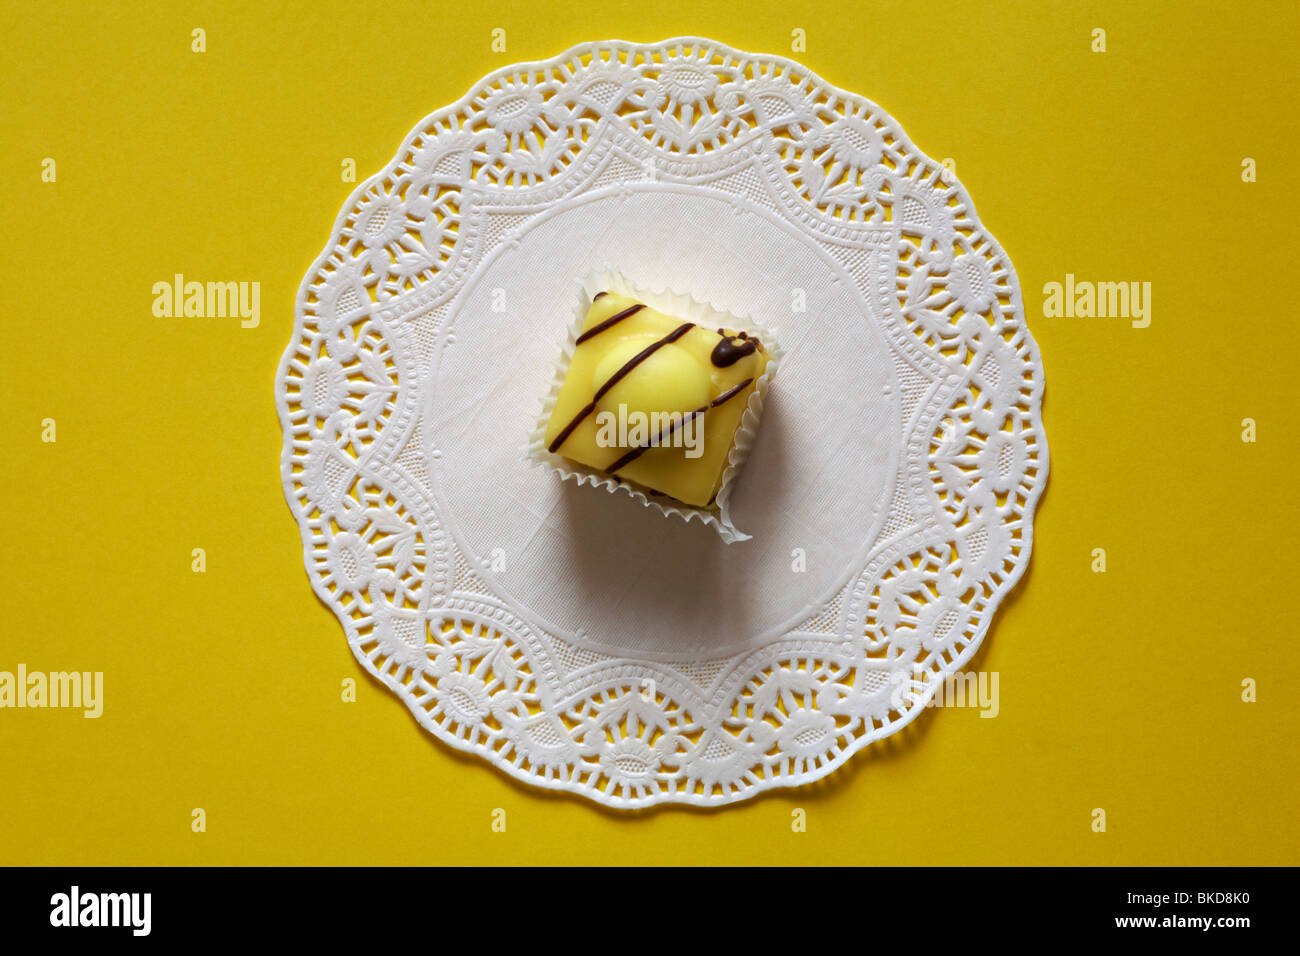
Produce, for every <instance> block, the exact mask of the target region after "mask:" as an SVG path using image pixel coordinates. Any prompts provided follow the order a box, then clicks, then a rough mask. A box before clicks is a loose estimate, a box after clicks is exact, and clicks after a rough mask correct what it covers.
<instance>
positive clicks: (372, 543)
mask: <svg viewBox="0 0 1300 956" xmlns="http://www.w3.org/2000/svg"><path fill="white" fill-rule="evenodd" d="M611 141H613V142H617V143H620V144H624V145H626V146H627V147H628V152H629V154H635V155H644V156H650V157H652V158H653V162H654V163H655V164H657V165H660V166H662V168H664V169H666V170H670V171H671V172H672V174H673V176H674V177H676V178H677V179H678V180H679V181H680V182H684V183H700V184H704V183H709V184H710V186H711V188H714V187H718V185H719V184H720V183H721V184H723V185H724V186H725V180H724V177H723V173H724V172H725V171H726V170H728V169H729V168H730V167H729V166H728V163H729V162H730V161H731V159H732V157H733V156H734V155H735V154H736V153H738V152H740V151H748V152H749V154H752V155H753V156H755V157H756V158H757V161H756V163H755V164H754V165H753V167H752V168H753V169H755V170H760V171H761V176H762V177H763V179H764V185H765V188H766V189H767V194H768V195H770V196H771V197H773V198H772V199H771V206H772V209H773V211H774V212H775V213H776V214H779V215H781V216H783V217H785V218H786V219H787V220H788V221H789V222H790V223H793V224H796V225H797V226H798V227H799V228H800V229H803V230H805V231H807V232H808V233H809V234H810V235H811V236H812V237H813V238H814V239H815V240H817V241H819V242H824V243H826V245H827V248H828V249H832V250H833V251H834V253H835V254H836V255H839V256H840V257H841V259H842V261H844V262H846V267H847V268H848V269H849V271H850V274H851V275H853V277H854V278H855V280H856V281H860V282H862V283H864V284H866V283H870V284H873V285H874V284H876V283H879V285H880V286H881V287H882V288H883V289H884V290H885V293H886V294H887V296H888V298H889V301H891V302H892V303H893V305H892V307H891V309H890V310H889V314H888V315H885V316H882V317H881V322H882V323H883V324H884V326H885V329H884V331H885V332H886V334H887V335H888V336H889V338H890V341H891V343H892V345H893V346H894V347H895V348H897V349H899V350H901V351H903V352H905V353H906V354H907V356H908V357H909V361H910V363H911V365H910V366H909V368H910V369H911V370H910V371H908V373H907V374H906V375H905V376H902V377H901V378H900V380H899V388H900V390H901V392H902V393H903V394H902V400H903V403H904V404H903V407H904V410H905V412H906V416H905V420H906V425H907V429H906V430H905V431H903V432H900V435H899V441H900V443H902V444H903V445H905V451H904V456H903V460H902V465H901V469H900V475H899V479H898V486H897V488H895V490H894V492H893V497H892V499H891V500H890V501H889V502H887V504H888V514H887V515H886V516H885V519H884V522H883V525H882V527H881V530H880V532H879V539H880V546H879V547H878V548H877V549H875V550H873V551H872V552H871V557H870V560H868V561H867V563H866V565H865V566H864V567H862V568H861V569H860V572H859V573H857V574H856V575H855V576H854V577H853V578H852V580H851V581H850V584H849V586H847V587H846V588H845V589H844V590H843V592H842V593H841V594H840V595H839V596H837V597H836V598H835V599H834V600H833V601H832V602H831V604H830V605H828V606H826V607H824V608H820V609H817V610H816V612H815V613H813V614H811V615H810V616H809V617H808V619H807V620H805V621H804V622H803V623H802V624H801V625H799V626H798V627H797V628H794V629H793V630H791V632H790V633H789V634H787V635H786V636H785V637H784V638H783V639H782V640H779V641H774V642H772V643H769V644H767V645H765V646H764V647H762V648H761V649H759V650H756V651H753V652H750V653H745V654H740V655H737V656H735V657H734V658H726V659H716V660H703V661H698V662H694V663H692V664H690V665H667V664H658V663H654V662H651V661H639V660H635V659H630V658H626V657H621V658H620V657H614V656H609V655H605V656H602V655H598V654H595V653H594V652H591V651H590V650H588V649H585V648H583V647H580V646H577V645H569V644H566V643H565V642H564V640H562V639H561V638H560V637H559V636H557V635H549V634H542V633H539V632H538V631H537V630H535V629H534V628H533V627H532V626H530V625H529V624H528V623H526V622H525V621H523V620H521V619H520V618H519V617H518V616H516V615H515V614H514V613H513V612H512V611H511V610H509V608H508V607H507V606H506V604H505V603H504V602H502V601H499V600H496V599H495V597H494V592H493V587H492V580H491V571H490V569H489V568H486V567H483V566H481V565H480V563H479V562H477V561H475V560H473V559H470V558H469V557H467V556H466V555H464V554H462V553H460V551H459V550H458V549H457V546H456V545H455V544H454V543H453V541H452V540H451V539H450V536H449V535H448V533H447V531H446V527H445V523H444V521H443V519H442V517H441V516H440V515H439V513H438V510H437V507H436V506H435V504H434V499H433V497H432V496H431V495H430V493H429V488H428V483H429V468H428V461H427V459H426V450H425V449H424V448H422V447H421V446H420V444H419V436H420V434H421V433H420V429H419V427H418V425H419V416H420V414H421V411H420V399H419V396H420V394H421V393H422V390H423V387H424V379H423V377H424V376H425V375H427V374H428V367H427V362H426V361H424V360H422V359H420V358H418V356H416V355H414V354H413V351H412V347H411V345H410V343H411V342H412V341H414V342H416V343H419V342H420V341H422V339H421V336H431V335H433V334H434V331H435V330H436V329H437V324H438V321H439V313H438V308H439V306H438V305H437V303H439V302H443V301H445V300H446V299H447V298H448V296H449V295H450V294H451V293H452V292H453V291H454V290H455V289H456V288H457V287H458V285H459V284H460V283H462V282H463V281H464V280H465V278H466V277H467V276H468V275H469V274H470V272H471V270H472V269H473V268H474V267H475V266H476V265H477V264H478V263H480V262H481V261H482V260H483V259H484V257H485V256H486V255H487V254H488V253H489V252H490V251H491V250H492V248H494V247H495V246H496V245H498V244H500V243H502V242H507V241H509V236H508V235H507V229H508V228H509V226H508V225H507V226H492V225H489V224H487V223H486V221H484V220H480V219H476V218H475V217H474V215H473V213H474V208H473V205H474V203H475V201H476V197H481V196H484V195H497V196H500V197H513V199H512V201H514V204H515V206H516V207H517V208H519V209H520V210H521V212H520V213H519V214H518V215H517V216H514V217H513V219H511V220H510V222H513V223H515V224H522V223H523V222H524V221H526V219H527V217H528V216H529V215H535V214H537V212H538V211H541V210H544V209H545V208H546V207H547V206H548V204H551V203H555V202H558V201H560V200H561V199H564V198H566V197H568V196H572V195H576V194H578V193H580V192H581V191H582V190H585V189H593V188H607V187H609V186H611V185H615V184H616V182H617V179H616V178H615V179H614V180H611V179H610V178H609V175H608V174H602V175H604V176H605V178H603V179H600V178H596V177H595V176H594V172H593V170H591V169H588V168H587V167H586V166H585V165H584V164H586V163H588V162H589V159H590V157H591V156H593V155H594V152H595V150H596V149H597V147H598V145H599V144H601V143H609V142H611ZM640 174H641V171H639V170H636V169H635V168H632V167H630V166H629V167H628V168H627V170H626V171H625V172H624V173H623V174H621V175H626V176H628V177H631V176H635V175H640ZM749 175H753V174H752V173H749ZM525 199H526V202H525V201H524V200H525ZM871 244H874V245H872V248H873V249H874V250H875V253H876V254H877V256H878V257H883V261H885V262H886V263H887V264H888V268H887V270H886V271H885V272H884V273H883V274H873V275H867V274H866V270H867V269H868V268H869V266H868V262H869V261H875V260H869V258H868V257H866V256H863V255H858V254H857V253H856V252H855V249H857V248H858V247H866V246H867V245H871ZM398 316H401V317H402V318H403V320H404V322H405V330H404V333H403V335H404V336H405V337H403V336H399V335H398V334H397V333H396V331H395V323H396V318H397V317H398ZM1042 390H1043V373H1042V365H1041V362H1040V360H1039V357H1038V352H1037V349H1036V347H1035V345H1034V343H1033V340H1032V339H1031V338H1030V336H1029V333H1028V330H1027V329H1026V327H1025V322H1024V314H1023V308H1022V304H1021V299H1020V292H1019V289H1018V287H1017V284H1016V279H1015V274H1014V271H1013V270H1012V267H1011V264H1010V262H1009V261H1008V259H1007V257H1006V255H1005V254H1004V253H1003V252H1002V250H1001V248H1000V247H999V246H998V244H997V243H996V242H995V241H994V239H993V238H992V236H990V235H989V234H988V232H987V231H986V230H985V229H984V228H983V226H982V225H981V224H980V222H979V219H978V218H977V217H976V215H975V212H974V209H973V207H972V205H971V202H970V200H969V197H968V196H967V195H966V193H965V191H964V190H963V189H962V188H961V186H960V184H959V183H957V181H956V179H955V178H954V177H953V176H952V175H951V173H949V171H948V170H946V169H944V168H943V167H942V166H941V165H939V164H938V163H935V162H934V161H933V160H931V159H929V158H928V157H926V156H925V155H924V154H923V153H921V152H920V151H919V150H917V149H916V148H915V147H914V146H913V145H912V144H911V143H910V141H909V140H908V139H907V137H906V135H905V134H904V133H903V131H902V130H901V129H900V128H899V126H898V125H897V124H896V123H895V122H894V121H893V120H892V119H891V118H890V117H889V116H888V115H887V114H886V113H885V112H884V111H883V110H881V109H880V108H878V107H877V106H875V105H874V104H872V103H870V102H868V101H866V100H864V99H862V98H861V97H858V96H855V95H852V94H849V93H845V92H843V91H840V90H838V89H835V88H834V87H831V86H830V85H829V84H827V83H825V82H824V81H822V80H821V79H819V78H818V77H816V76H815V75H813V74H811V73H809V72H808V71H807V70H806V69H804V68H803V67H802V66H800V65H799V64H797V63H793V62H791V61H788V60H785V59H782V58H779V57H772V56H756V55H750V54H746V53H740V52H737V51H735V50H732V49H729V48H727V47H726V46H723V45H722V44H718V43H715V42H712V41H706V40H700V39H694V38H688V39H678V40H669V41H665V42H663V43H658V44H652V45H644V46H638V45H633V44H627V43H620V42H604V43H593V44H586V45H584V46H581V47H578V48H575V49H574V50H571V51H569V52H567V53H565V54H564V55H562V56H560V57H557V58H556V59H554V60H551V61H548V62H546V63H539V64H529V65H524V66H519V67H512V68H509V69H507V70H504V71H501V72H499V73H497V74H494V75H493V76H491V77H488V78H487V79H485V80H483V81H482V82H481V83H479V84H478V85H477V86H476V87H475V88H474V89H473V90H472V91H471V92H470V93H469V94H468V95H467V96H466V97H465V98H464V99H463V100H461V101H460V102H459V103H457V104H455V105H453V106H450V107H447V108H446V109H443V110H439V111H438V112H436V113H434V114H432V115H431V116H429V117H428V118H426V119H425V120H424V121H423V122H421V123H420V125H419V126H418V127H417V128H416V129H415V130H414V131H413V133H412V134H411V135H410V136H409V137H408V139H407V140H406V142H405V144H404V145H403V147H402V149H401V151H400V152H399V153H398V155H397V156H396V158H395V159H394V160H393V162H392V163H390V164H389V165H388V166H387V167H386V168H385V169H384V170H383V171H382V172H380V173H379V174H378V175H376V176H374V177H372V178H371V179H370V180H368V181H367V182H366V183H364V184H363V185H362V186H361V187H359V188H358V189H357V191H356V193H355V194H354V195H353V197H352V198H351V199H350V200H349V202H348V204H347V206H346V207H345V208H344V210H343V211H342V213H341V214H340V216H339V219H338V221H337V223H336V227H335V230H334V234H333V236H332V238H331V240H330V244H329V246H328V248H327V249H326V250H325V252H324V253H323V254H322V255H321V257H320V258H319V259H318V260H317V262H316V263H315V264H314V265H313V267H312V269H311V271H310V272H309V273H308V275H307V277H306V278H305V280H304V282H303V285H302V288H301V291H300V293H299V297H298V303H297V313H296V324H295V328H294V333H293V339H292V341H291V342H290V344H289V347H288V349H287V350H286V352H285V354H284V357H283V360H282V363H281V366H280V370H279V374H278V376H277V380H276V401H277V407H278V409H279V414H280V420H281V424H282V427H283V432H284V446H283V454H282V459H281V471H282V480H283V484H284V489H285V494H286V497H287V499H288V502H289V505H290V508H291V509H292V511H293V514H294V516H295V518H296V519H297V521H298V523H299V526H300V529H301V534H302V541H303V549H304V559H305V564H306V567H307V571H308V574H309V576H310V578H311V583H312V586H313V588H314V589H315V591H316V593H317V594H318V595H319V596H320V598H321V599H322V601H324V602H325V603H326V604H327V605H329V606H330V607H331V608H332V609H333V610H334V611H335V612H336V614H337V615H338V618H339V620H340V622H341V623H342V625H343V627H344V630H345V632H346V634H347V639H348V642H349V645H350V646H351V648H352V649H353V651H354V653H355V655H356V656H357V658H358V660H360V661H361V662H362V664H363V665H364V666H365V667H366V668H367V669H368V670H369V671H370V672H371V673H372V674H373V675H374V676H375V677H376V678H377V679H379V680H380V681H382V682H383V683H384V684H385V685H386V686H388V687H389V688H390V689H391V690H392V691H393V692H394V693H396V694H397V695H398V696H400V697H401V698H402V699H403V700H404V701H405V702H406V704H407V705H408V707H410V709H411V711H412V712H413V713H414V715H415V716H416V718H417V720H418V721H419V722H420V723H421V724H422V725H423V726H424V727H426V728H427V729H428V730H430V731H431V732H432V733H434V734H435V735H437V736H438V737H439V738H440V739H442V740H444V741H446V742H447V743H449V744H451V745H453V746H455V747H458V748H460V749H462V750H466V751H469V752H472V753H476V754H479V755H481V756H483V757H484V758H486V759H488V760H490V761H491V762H493V763H494V764H496V765H497V766H499V767H501V768H502V769H504V770H505V771H506V772H508V773H510V774H512V775H514V776H515V777H517V778H519V779H522V780H525V781H528V782H530V783H534V784H537V785H539V786H543V787H547V788H552V789H558V790H566V791H570V792H575V793H578V794H582V795H584V796H586V797H589V798H591V799H594V800H597V801H600V802H602V803H605V804H607V805H610V806H614V807H621V808H633V807H642V806H648V805H651V804H655V803H665V802H678V803H692V804H700V805H717V804H725V803H729V802H732V801H735V800H739V799H743V798H746V797H749V796H752V795H754V794H756V793H758V792H760V791H762V790H764V789H767V788H772V787H782V786H795V785H798V784H801V783H805V782H808V781H811V780H815V779H817V778H819V777H822V776H824V775H825V774H827V773H829V772H830V771H831V770H833V769H834V768H835V767H837V766H839V765H840V764H841V763H843V762H844V761H845V760H846V759H847V758H848V757H849V756H850V755H851V754H852V753H853V752H855V751H856V750H858V749H860V748H861V747H863V746H864V745H866V744H867V743H869V742H871V741H873V740H877V739H880V738H881V737H884V736H887V735H889V734H891V733H894V732H895V731H897V730H898V729H899V728H901V727H902V726H904V725H905V724H906V723H908V722H909V721H910V720H912V719H913V718H914V717H915V716H916V715H917V714H918V713H919V712H920V709H921V708H923V707H924V706H925V704H926V703H927V701H929V700H930V698H931V697H932V696H933V695H934V694H935V692H936V689H937V688H938V687H939V685H940V684H941V682H942V681H943V680H944V679H945V678H946V677H948V676H949V675H951V674H953V673H954V672H955V671H956V670H958V669H959V668H961V667H962V666H963V665H964V664H965V663H966V662H967V661H968V660H969V659H970V657H971V655H972V654H973V653H974V651H975V649H976V647H977V646H978V645H979V643H980V641H981V640H982V638H983V637H984V635H985V633H986V631H987V629H988V627H989V622H990V620H991V617H992V614H993V612H994V610H995V609H996V606H997V604H998V602H999V600H1000V599H1001V598H1002V597H1003V596H1004V595H1005V594H1006V593H1007V591H1008V590H1009V589H1010V588H1011V587H1012V586H1013V585H1014V584H1015V582H1016V580H1017V579H1018V578H1019V576H1020V575H1021V573H1022V571H1023V570H1024V568H1025V565H1026V563H1027V561H1028V559H1029V553H1030V548H1031V544H1032V531H1033V529H1032V517H1033V509H1034V505H1035V503H1036V501H1037V498H1038V495H1039V493H1040V491H1041V489H1042V487H1043V484H1044V482H1045V480H1046V475H1047V447H1046V444H1045V441H1044V437H1043V431H1042V424H1041V419H1040V405H1041V398H1042ZM429 454H430V455H433V456H436V455H437V454H438V452H437V451H436V450H433V451H430V452H429Z"/></svg>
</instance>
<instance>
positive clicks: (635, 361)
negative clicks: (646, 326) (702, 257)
mask: <svg viewBox="0 0 1300 956" xmlns="http://www.w3.org/2000/svg"><path fill="white" fill-rule="evenodd" d="M693 328H695V323H694V322H683V323H682V324H681V325H679V326H677V328H675V329H673V330H672V331H671V332H669V333H668V334H667V335H665V336H664V337H663V338H661V339H659V340H658V341H656V342H652V343H651V344H650V345H647V346H646V347H645V348H643V349H642V350H641V351H640V352H637V353H636V355H634V356H632V357H631V358H630V359H628V360H627V363H626V364H624V366H623V367H622V368H620V369H619V370H618V371H617V372H615V373H614V374H613V375H611V376H610V377H609V378H608V379H606V380H605V384H604V385H602V386H601V387H600V388H598V389H596V394H595V395H593V396H591V401H590V402H588V403H587V404H586V405H585V406H583V408H582V410H581V411H579V412H578V414H577V415H575V416H574V417H573V421H571V422H569V424H567V425H565V426H564V429H563V430H562V431H561V432H560V433H559V434H558V435H556V436H555V441H553V442H551V443H550V445H548V446H547V448H546V450H547V451H549V452H552V453H554V452H555V451H557V450H559V447H560V446H561V445H563V444H564V442H565V439H567V438H568V437H569V436H570V435H572V434H573V430H574V429H575V428H577V427H578V426H579V425H580V424H582V420H583V419H584V418H586V417H587V416H588V415H590V414H591V413H592V412H594V411H595V410H596V403H597V402H598V401H600V400H601V398H602V397H604V395H605V393H606V392H608V391H609V390H610V389H611V388H613V387H614V386H615V385H617V384H618V383H619V382H620V381H621V380H622V378H623V376H625V375H627V373H628V372H630V371H632V369H634V368H636V367H637V366H638V365H640V364H641V363H642V362H644V361H645V360H646V359H648V358H649V357H650V356H652V355H654V354H655V352H657V351H659V350H660V349H661V348H663V347H664V346H665V345H668V344H670V343H672V342H676V341H677V340H678V339H680V338H681V337H682V336H683V335H685V334H686V333H687V332H689V331H690V330H691V329H693Z"/></svg>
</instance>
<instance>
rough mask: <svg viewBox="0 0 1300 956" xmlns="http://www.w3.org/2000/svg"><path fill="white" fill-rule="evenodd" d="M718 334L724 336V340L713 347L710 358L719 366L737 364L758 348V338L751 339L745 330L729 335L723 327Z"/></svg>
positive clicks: (724, 366)
mask: <svg viewBox="0 0 1300 956" xmlns="http://www.w3.org/2000/svg"><path fill="white" fill-rule="evenodd" d="M718 334H719V335H721V336H722V341H721V342H719V343H718V344H717V345H715V346H714V347H713V352H712V354H711V355H709V360H710V361H711V362H713V364H714V365H715V366H717V367H718V368H727V367H729V366H731V365H735V364H736V363H737V362H739V361H740V360H741V359H742V358H744V357H745V356H746V355H752V354H753V353H754V352H755V351H756V350H757V349H758V340H757V339H751V338H750V337H749V336H748V335H746V334H745V333H744V332H741V333H740V334H739V335H736V336H729V335H727V334H726V332H724V331H723V330H722V329H718Z"/></svg>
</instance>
